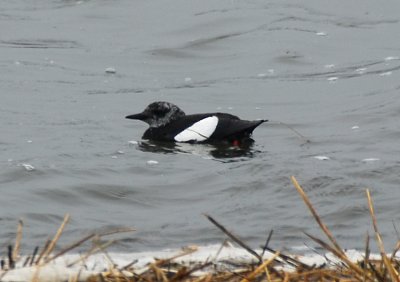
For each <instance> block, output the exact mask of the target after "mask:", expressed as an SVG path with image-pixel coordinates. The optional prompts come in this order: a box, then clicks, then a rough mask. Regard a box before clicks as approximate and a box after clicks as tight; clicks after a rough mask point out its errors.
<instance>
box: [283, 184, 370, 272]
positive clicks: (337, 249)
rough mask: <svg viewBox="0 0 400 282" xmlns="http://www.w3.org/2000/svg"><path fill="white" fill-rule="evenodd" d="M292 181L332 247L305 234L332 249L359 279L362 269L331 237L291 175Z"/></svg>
mask: <svg viewBox="0 0 400 282" xmlns="http://www.w3.org/2000/svg"><path fill="white" fill-rule="evenodd" d="M291 180H292V183H293V185H294V187H295V188H296V190H297V191H298V192H299V194H300V196H301V197H302V199H303V201H304V203H305V204H306V205H307V207H308V209H309V210H310V211H311V214H312V215H313V216H314V219H315V220H316V221H317V223H318V225H319V226H320V228H321V229H322V231H323V232H324V233H325V235H326V236H327V237H328V239H329V241H331V243H332V244H333V247H331V246H329V245H328V244H326V243H325V242H323V241H321V240H319V239H317V238H315V237H313V236H311V235H309V234H307V236H309V237H310V238H313V240H315V241H316V242H318V243H319V244H320V245H322V246H324V247H325V248H329V250H330V251H332V252H333V253H334V254H335V255H336V256H337V257H338V258H340V259H341V260H342V261H344V262H345V263H346V264H347V265H348V266H349V267H350V268H351V269H353V270H354V271H355V272H356V273H357V274H358V275H357V277H358V279H360V277H359V276H362V275H363V271H362V269H360V268H359V267H358V266H357V265H356V264H354V263H353V262H351V261H350V260H349V259H348V257H347V256H346V254H345V252H344V251H343V249H342V248H341V247H340V246H339V244H338V243H337V241H336V239H335V238H334V237H333V235H332V233H331V232H330V230H329V228H328V227H327V226H326V225H325V224H324V223H323V221H322V219H321V218H320V217H319V215H318V214H317V212H316V210H315V209H314V207H313V205H312V204H311V201H310V200H309V198H308V196H307V195H306V193H305V192H304V190H303V188H302V187H301V186H300V184H299V183H298V182H297V180H296V178H295V177H294V176H292V177H291Z"/></svg>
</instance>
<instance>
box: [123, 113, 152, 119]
mask: <svg viewBox="0 0 400 282" xmlns="http://www.w3.org/2000/svg"><path fill="white" fill-rule="evenodd" d="M125 118H129V119H138V120H145V119H147V118H148V116H147V115H146V114H145V113H139V114H134V115H129V116H126V117H125Z"/></svg>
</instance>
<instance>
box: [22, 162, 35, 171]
mask: <svg viewBox="0 0 400 282" xmlns="http://www.w3.org/2000/svg"><path fill="white" fill-rule="evenodd" d="M19 166H22V167H24V168H25V169H26V170H27V171H32V170H35V167H34V166H33V165H31V164H28V163H22V164H19Z"/></svg>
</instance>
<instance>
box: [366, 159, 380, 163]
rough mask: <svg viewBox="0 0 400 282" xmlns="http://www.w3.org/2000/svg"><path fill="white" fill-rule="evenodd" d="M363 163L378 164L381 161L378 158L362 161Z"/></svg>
mask: <svg viewBox="0 0 400 282" xmlns="http://www.w3.org/2000/svg"><path fill="white" fill-rule="evenodd" d="M361 161H362V162H365V163H369V162H377V161H380V159H378V158H365V159H362V160H361Z"/></svg>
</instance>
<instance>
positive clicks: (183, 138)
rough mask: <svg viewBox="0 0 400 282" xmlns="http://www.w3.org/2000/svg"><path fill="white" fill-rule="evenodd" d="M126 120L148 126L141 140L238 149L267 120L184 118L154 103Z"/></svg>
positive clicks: (170, 107) (220, 115)
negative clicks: (136, 121) (214, 144)
mask: <svg viewBox="0 0 400 282" xmlns="http://www.w3.org/2000/svg"><path fill="white" fill-rule="evenodd" d="M126 118H128V119H137V120H142V121H144V122H146V123H148V124H149V125H150V128H148V129H147V130H146V131H145V133H144V134H143V137H142V138H143V139H146V140H152V141H163V142H186V143H225V144H230V145H234V146H240V145H241V144H246V143H248V142H251V141H252V139H251V134H252V133H253V130H254V129H255V128H256V127H257V126H259V125H260V124H262V123H263V122H266V121H267V120H255V121H248V120H241V119H239V118H238V117H237V116H234V115H231V114H227V113H206V114H194V115H186V114H185V113H184V112H183V111H182V110H181V109H179V108H178V107H177V106H176V105H174V104H172V103H168V102H154V103H151V104H150V105H148V106H147V108H146V109H145V110H144V111H143V112H141V113H138V114H134V115H129V116H127V117H126Z"/></svg>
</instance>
